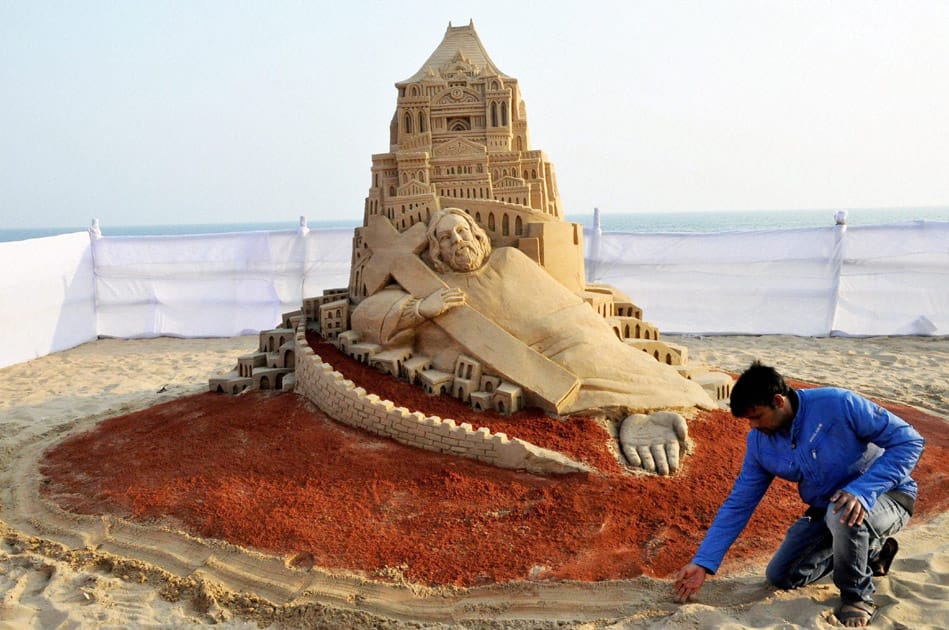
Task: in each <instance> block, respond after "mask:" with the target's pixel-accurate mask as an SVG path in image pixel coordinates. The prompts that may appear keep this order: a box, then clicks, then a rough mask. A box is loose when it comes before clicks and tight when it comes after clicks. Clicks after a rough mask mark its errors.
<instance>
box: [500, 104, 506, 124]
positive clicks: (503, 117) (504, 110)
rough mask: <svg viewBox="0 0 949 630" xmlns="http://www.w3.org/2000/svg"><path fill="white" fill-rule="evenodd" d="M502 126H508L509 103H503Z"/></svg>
mask: <svg viewBox="0 0 949 630" xmlns="http://www.w3.org/2000/svg"><path fill="white" fill-rule="evenodd" d="M501 126H502V127H507V103H501Z"/></svg>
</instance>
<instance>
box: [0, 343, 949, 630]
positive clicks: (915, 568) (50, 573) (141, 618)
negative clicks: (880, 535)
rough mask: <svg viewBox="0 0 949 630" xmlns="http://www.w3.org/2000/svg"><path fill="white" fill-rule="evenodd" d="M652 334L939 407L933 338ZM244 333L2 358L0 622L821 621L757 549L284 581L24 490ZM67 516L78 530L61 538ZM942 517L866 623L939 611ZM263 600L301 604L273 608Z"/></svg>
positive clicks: (911, 548) (739, 624)
mask: <svg viewBox="0 0 949 630" xmlns="http://www.w3.org/2000/svg"><path fill="white" fill-rule="evenodd" d="M667 338H668V339H669V340H671V341H673V342H675V343H681V344H684V345H686V346H687V347H688V348H689V354H690V360H691V361H692V362H693V363H695V362H701V363H706V364H709V365H714V366H718V367H721V368H722V369H725V370H728V371H733V372H738V371H741V370H742V369H743V368H744V367H746V366H747V365H748V364H749V363H750V362H751V361H752V360H753V359H755V358H760V359H762V360H764V361H765V362H769V363H771V364H773V365H775V366H776V367H778V368H779V369H780V370H781V371H782V372H784V373H785V374H787V375H788V376H791V377H794V378H798V379H802V380H806V381H810V382H814V383H822V384H834V385H842V386H846V387H849V388H851V389H854V390H856V391H858V392H860V393H862V394H865V395H868V396H872V397H875V398H879V399H884V400H890V401H895V402H900V403H905V404H910V405H914V406H917V407H919V408H921V409H924V410H926V411H928V412H930V413H932V414H933V415H936V416H939V417H941V418H944V419H945V418H946V417H949V385H947V384H949V339H944V338H943V339H933V338H904V337H899V338H869V339H848V338H830V339H823V338H822V339H815V338H798V337H786V336H763V337H667ZM256 343H257V337H256V336H247V337H239V338H232V339H194V340H183V339H167V338H160V339H148V340H116V339H105V340H99V341H96V342H92V343H88V344H84V345H82V346H79V347H77V348H73V349H71V350H68V351H65V352H61V353H57V354H54V355H50V356H46V357H42V358H39V359H36V360H33V361H29V362H27V363H23V364H19V365H14V366H11V367H8V368H5V369H3V370H0V487H2V494H0V503H2V509H3V521H2V522H0V535H2V538H0V628H7V627H9V628H21V627H37V628H46V627H59V626H62V627H70V626H80V627H101V626H109V625H112V626H122V627H128V626H145V625H150V626H162V627H177V626H187V625H191V624H205V623H217V624H220V625H224V626H225V627H234V628H242V627H248V628H250V627H258V626H259V625H260V624H266V623H269V622H271V621H272V620H274V619H276V620H278V621H277V623H276V624H275V625H284V626H287V627H303V626H307V625H309V626H314V627H363V626H370V625H371V626H373V627H400V626H411V627H456V626H464V627H472V628H481V627H485V628H488V627H490V628H527V627H577V628H646V627H649V628H721V627H730V628H797V627H801V628H823V627H829V626H830V625H831V624H830V614H829V611H830V610H831V608H832V607H833V606H834V605H835V604H836V602H837V597H836V589H835V588H834V587H833V585H832V583H830V582H829V581H828V580H823V581H821V582H819V583H817V584H815V585H812V586H810V587H807V588H805V589H801V590H798V591H793V592H773V591H772V590H771V589H768V588H767V587H766V586H765V585H764V583H763V579H762V572H763V567H762V566H760V564H759V565H755V566H743V567H739V568H736V569H733V570H731V571H723V575H721V576H717V577H715V578H713V579H711V580H709V581H707V582H706V586H705V588H704V589H703V591H702V593H701V594H700V596H699V597H698V598H696V600H695V601H694V602H692V603H689V604H686V605H681V606H679V605H675V604H673V603H672V602H671V598H670V590H669V581H668V580H662V579H654V578H647V577H639V578H635V579H631V580H617V581H610V582H598V583H592V584H591V583H583V582H567V583H557V582H549V583H548V582H538V583H528V584H524V583H516V584H507V585H503V584H502V585H494V586H490V587H484V588H481V589H476V590H475V591H473V592H474V595H471V593H467V594H466V593H465V592H462V591H459V590H457V589H424V588H421V587H415V586H412V585H403V586H402V587H392V586H377V585H375V584H373V583H367V582H366V581H364V580H361V579H359V578H354V577H353V576H350V575H343V574H333V573H329V572H317V573H316V574H315V577H310V576H309V574H308V578H307V579H308V580H310V581H308V582H306V584H307V586H306V588H305V589H304V588H302V587H301V588H300V589H298V590H297V591H294V590H293V589H292V588H290V589H288V587H287V586H286V576H287V575H288V573H287V571H288V567H287V566H285V563H284V562H283V560H281V559H277V558H274V557H271V556H265V555H262V554H255V553H251V552H247V551H244V550H240V549H237V548H234V547H232V546H228V545H224V544H222V543H218V542H215V541H206V540H201V539H196V538H193V537H188V536H185V535H182V534H181V533H180V532H168V531H163V530H158V531H157V533H156V531H153V530H151V529H149V528H140V527H136V526H134V525H132V524H129V523H123V522H119V521H118V520H116V519H99V520H98V522H95V521H94V519H93V520H90V518H91V517H89V518H86V519H85V520H71V517H69V516H68V515H65V516H64V514H65V513H62V514H59V513H53V511H52V510H51V508H50V507H49V506H43V505H39V503H40V502H37V501H35V497H36V496H37V493H36V492H33V490H36V488H37V487H38V486H39V485H40V484H41V483H42V480H41V479H40V476H39V474H38V472H36V468H35V465H34V464H35V462H36V460H37V459H38V458H39V455H40V454H41V453H42V450H43V449H44V448H46V447H47V446H50V445H53V444H55V443H57V442H58V441H60V440H61V439H62V438H63V437H64V436H66V435H67V434H70V433H73V432H75V431H77V430H85V429H88V428H90V427H91V426H93V425H94V424H95V423H96V422H97V421H99V420H101V419H105V418H108V417H112V416H116V415H120V414H126V413H129V412H132V411H135V410H138V409H143V408H146V407H151V406H153V405H155V404H157V403H161V402H165V401H169V400H173V399H175V398H178V397H181V396H183V395H186V394H191V393H195V392H200V391H204V390H206V388H207V379H208V377H209V376H211V375H212V374H215V373H220V372H224V371H227V370H230V369H231V368H232V367H233V366H234V364H235V362H236V357H237V356H239V355H241V354H244V353H246V352H248V351H251V350H253V349H254V348H255V347H256ZM51 514H52V516H51ZM57 519H58V520H57ZM74 526H75V527H76V529H77V530H82V531H84V532H86V533H85V534H83V535H84V536H86V538H82V537H79V538H76V536H75V534H74V532H73V531H71V529H72V528H73V527H74ZM947 526H949V517H947V514H946V513H942V514H939V515H936V516H934V517H931V518H929V519H928V520H916V521H913V522H911V524H910V526H909V527H908V528H907V529H906V530H905V531H904V532H902V533H901V534H900V536H899V539H900V543H901V551H900V554H899V556H898V557H897V560H896V562H895V563H894V567H893V572H892V573H891V575H890V576H887V577H885V578H881V579H880V580H879V582H878V593H877V599H878V603H880V604H881V606H882V608H881V612H880V615H878V618H877V621H876V623H875V624H874V627H880V628H945V627H949V533H947ZM57 527H59V528H60V529H59V530H57ZM97 527H98V528H99V529H102V530H108V531H109V532H110V533H111V538H110V539H109V540H110V541H111V542H110V543H109V544H107V545H103V546H100V545H99V544H98V543H97V542H96V541H97V540H102V539H104V538H103V537H102V536H98V534H97V533H96V528H97ZM123 536H124V538H123ZM779 536H780V532H776V533H775V537H776V538H778V537H779ZM122 540H126V541H130V542H127V543H126V547H125V549H126V550H131V551H129V553H127V554H123V553H120V552H121V551H122V548H121V545H120V544H119V543H118V542H116V541H119V542H121V541H122ZM63 542H67V543H69V544H68V546H63V544H62V543H63ZM696 542H697V541H696ZM110 545H111V546H110ZM202 553H204V554H208V556H209V557H210V556H213V558H215V560H214V561H213V562H212V561H208V562H205V563H203V564H201V566H200V568H199V569H198V570H196V571H192V572H189V569H188V568H187V567H188V566H189V562H193V561H194V560H193V558H194V557H195V555H199V556H200V554H202ZM128 558H133V559H128ZM199 564H200V563H199ZM290 575H293V574H292V572H291V573H290ZM301 584H302V582H301ZM242 591H246V592H245V593H243V594H242V593H241V592H242ZM254 593H256V594H258V595H260V596H261V597H263V598H264V599H266V600H267V601H263V600H261V599H259V598H256V597H254ZM275 601H278V602H279V601H290V602H291V604H292V603H293V602H307V603H306V604H305V605H297V606H292V605H291V606H289V607H284V608H282V609H281V610H282V614H277V613H278V612H281V611H276V610H275V607H274V606H272V605H271V602H275ZM280 606H284V605H283V604H280ZM446 610H447V611H448V613H447V617H446V613H445V611H446ZM287 611H289V612H287ZM446 619H447V620H446Z"/></svg>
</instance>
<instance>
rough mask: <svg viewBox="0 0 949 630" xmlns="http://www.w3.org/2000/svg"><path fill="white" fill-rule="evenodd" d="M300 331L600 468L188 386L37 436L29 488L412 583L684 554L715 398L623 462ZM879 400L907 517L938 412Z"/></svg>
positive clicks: (789, 517) (942, 495) (376, 387)
mask: <svg viewBox="0 0 949 630" xmlns="http://www.w3.org/2000/svg"><path fill="white" fill-rule="evenodd" d="M311 343H312V344H313V345H314V346H315V347H316V350H317V352H318V353H319V354H321V355H322V356H323V357H324V358H325V359H326V360H328V361H330V362H331V363H333V365H334V366H335V367H336V368H337V369H339V370H340V371H341V372H343V373H344V374H346V376H347V378H350V379H352V380H353V381H355V382H356V383H357V384H360V385H362V386H364V387H366V388H367V389H368V390H370V391H373V392H376V393H378V394H379V395H380V396H382V397H383V398H389V399H391V400H394V401H397V403H398V404H399V405H403V406H406V407H409V408H413V409H420V410H424V411H426V412H427V413H431V414H436V415H441V416H443V417H451V418H455V419H456V420H459V421H466V422H471V423H472V424H473V425H474V426H480V425H484V426H488V427H490V428H491V429H492V430H493V431H503V432H505V433H507V434H508V435H509V436H511V437H520V438H523V439H526V440H529V441H531V442H533V443H535V444H538V445H540V446H544V447H547V448H553V449H557V450H560V451H562V452H564V453H567V454H569V455H571V456H572V457H575V458H578V459H581V460H583V461H585V462H587V463H590V464H591V465H593V466H594V467H595V468H596V469H597V470H598V471H600V472H599V474H573V475H566V476H558V477H540V476H536V475H531V474H527V473H522V472H513V471H507V470H501V469H498V468H493V467H490V466H486V465H482V464H479V463H476V462H473V461H469V460H466V459H461V458H456V457H449V456H445V455H439V454H435V453H429V452H426V451H421V450H417V449H413V448H409V447H406V446H402V445H400V444H397V443H395V442H393V441H391V440H388V439H382V438H378V437H375V436H373V435H370V434H367V433H364V432H362V431H357V430H355V429H351V428H349V427H346V426H343V425H340V424H339V423H336V422H334V421H332V420H331V419H329V418H327V417H326V416H325V415H324V414H322V413H320V412H319V411H317V410H316V409H315V408H314V407H313V406H312V405H311V404H310V403H308V402H306V401H305V400H303V399H302V398H300V397H298V396H296V395H292V394H283V395H277V394H271V393H264V392H255V393H251V394H246V395H243V396H239V397H233V396H224V395H219V394H211V393H206V394H198V395H194V396H190V397H186V398H182V399H178V400H174V401H171V402H168V403H164V404H161V405H157V406H155V407H151V408H149V409H146V410H143V411H140V412H136V413H132V414H129V415H125V416H121V417H117V418H113V419H110V420H106V421H104V422H102V423H100V424H99V425H98V426H97V427H96V428H95V429H93V430H92V431H90V432H88V433H84V434H81V435H77V436H73V437H71V438H69V439H67V440H65V441H64V442H62V443H60V444H58V445H56V446H55V447H53V448H51V449H49V451H48V452H47V453H46V456H45V459H44V462H43V464H42V473H43V474H44V475H45V476H46V477H47V480H48V483H47V484H46V485H45V488H44V492H45V493H47V494H48V496H49V497H50V498H52V499H53V500H54V501H55V502H56V503H58V504H59V505H60V506H62V507H63V508H65V509H68V510H72V511H74V512H78V513H85V514H96V513H112V514H117V515H120V516H124V517H127V518H130V519H132V520H135V521H137V522H162V521H164V522H167V523H170V524H173V525H175V526H178V527H180V528H182V529H184V530H186V531H188V532H191V533H193V534H196V535H199V536H203V537H208V538H219V539H224V540H227V541H229V542H232V543H235V544H238V545H242V546H245V547H252V548H256V549H259V550H262V551H267V552H272V553H278V554H286V555H288V556H289V557H291V562H293V563H294V564H296V565H298V566H301V567H304V568H307V567H310V566H313V565H319V566H322V567H326V568H336V569H348V570H353V571H362V572H366V573H367V574H371V575H372V574H375V575H385V574H390V573H391V572H384V570H385V569H386V568H387V567H388V568H396V569H401V571H402V574H403V575H404V576H405V578H406V579H408V580H409V581H412V582H417V583H423V584H429V585H438V584H455V585H460V586H469V585H475V584H488V583H496V582H505V581H509V580H518V579H530V578H531V577H535V578H541V579H542V578H565V579H575V580H606V579H620V578H630V577H635V576H637V575H640V574H643V573H645V574H648V575H653V576H668V575H669V574H671V573H672V572H674V571H675V570H676V569H678V568H679V567H680V566H681V565H682V564H684V563H685V562H687V561H688V560H689V558H690V557H691V555H692V553H693V552H694V551H695V547H696V545H697V544H698V542H699V540H700V538H701V536H702V533H703V532H704V530H705V528H706V527H707V526H708V524H709V522H710V521H711V519H712V517H713V516H714V514H715V511H716V509H717V508H718V506H719V504H720V503H721V501H722V500H723V499H724V497H725V495H726V494H727V493H728V490H729V488H730V487H731V483H732V480H733V479H734V476H735V475H736V474H737V471H738V468H739V466H740V463H741V457H742V453H743V451H744V436H745V433H746V430H747V426H746V424H745V423H744V422H743V421H739V420H736V419H735V418H733V417H732V416H731V415H730V414H728V413H727V412H724V411H714V412H708V413H704V414H702V415H701V416H700V417H699V418H697V419H696V420H693V421H691V422H690V423H689V429H690V435H691V436H692V438H693V439H694V441H695V442H696V449H695V453H694V454H693V455H691V456H690V457H688V458H687V459H686V461H685V466H684V470H683V471H680V473H679V474H678V475H676V476H675V477H674V478H662V477H656V476H637V475H630V474H627V473H624V472H623V470H622V467H621V466H619V464H618V463H617V462H616V459H615V458H614V456H613V455H612V454H611V453H610V452H609V451H608V450H607V446H606V445H607V443H608V442H609V441H610V440H611V439H610V437H609V436H608V435H607V433H606V432H605V431H604V430H603V429H602V428H601V427H600V426H599V425H597V424H596V423H594V422H593V421H592V420H589V419H583V418H577V419H570V420H555V419H551V418H547V417H545V416H543V415H542V414H540V413H539V412H536V411H532V410H528V411H525V412H521V413H519V414H516V415H515V416H513V417H510V418H506V417H502V416H498V415H496V414H494V413H490V412H488V413H480V414H479V413H475V412H473V411H471V409H470V408H468V407H467V406H465V405H462V404H461V403H459V402H458V401H456V400H454V399H451V398H447V397H437V398H431V397H428V396H426V395H425V394H424V393H422V392H421V391H420V390H419V389H418V388H415V387H411V386H409V385H406V384H405V383H402V382H401V381H398V380H396V379H393V378H391V377H387V376H384V375H381V374H379V373H378V372H376V371H374V370H370V369H368V368H366V367H365V366H363V365H362V364H359V363H357V362H354V361H352V360H350V359H349V358H348V357H344V356H342V355H340V354H339V353H337V352H336V351H335V349H334V348H332V346H329V345H328V344H325V343H321V342H319V340H318V339H311ZM798 385H799V384H798ZM886 406H887V407H888V408H890V409H892V410H893V411H895V412H896V413H897V414H899V415H900V416H901V417H903V418H905V419H906V420H908V421H909V422H911V423H912V424H913V425H914V426H916V428H917V429H919V430H920V432H921V433H923V435H924V436H925V437H926V439H927V447H926V451H925V453H924V455H923V458H922V460H921V462H920V464H919V466H918V467H917V469H916V472H915V474H914V476H915V478H916V479H917V481H918V482H919V485H920V496H921V498H920V501H919V504H918V507H917V515H916V517H915V518H916V519H917V520H918V519H920V518H924V517H925V516H926V515H929V514H934V513H938V512H941V511H944V510H945V509H946V508H947V507H949V483H947V482H946V480H947V471H949V457H947V455H949V432H947V431H946V430H945V428H946V425H945V423H944V422H943V421H941V420H940V419H938V418H934V417H932V416H928V415H926V414H923V413H922V412H920V411H918V410H916V409H914V408H911V407H907V406H903V405H890V404H887V405H886ZM802 510H803V506H802V504H801V502H800V499H799V498H798V497H797V493H796V491H795V488H794V486H793V485H792V484H790V483H787V482H783V481H780V480H779V481H776V482H775V483H774V484H773V486H772V488H771V489H770V490H769V491H768V494H767V495H766V497H765V499H764V500H763V501H762V503H761V505H760V506H759V508H758V510H757V512H756V513H755V516H754V517H753V518H752V520H751V522H750V524H749V526H748V528H747V529H746V530H745V532H744V533H743V534H742V536H741V537H740V538H739V539H738V541H737V542H736V544H735V545H734V546H733V547H732V550H731V552H730V553H729V556H728V558H727V559H726V564H725V568H726V569H727V568H729V567H732V568H734V567H736V566H739V565H740V564H742V563H743V562H744V561H748V560H758V559H761V558H762V557H763V556H765V555H767V554H769V553H770V552H772V551H773V550H774V549H775V548H776V546H777V544H778V543H779V541H780V539H781V537H782V534H783V532H784V530H785V529H786V528H787V526H788V525H789V524H790V523H791V521H793V519H795V518H796V517H797V516H798V515H799V514H800V513H801V512H802ZM537 567H539V568H537Z"/></svg>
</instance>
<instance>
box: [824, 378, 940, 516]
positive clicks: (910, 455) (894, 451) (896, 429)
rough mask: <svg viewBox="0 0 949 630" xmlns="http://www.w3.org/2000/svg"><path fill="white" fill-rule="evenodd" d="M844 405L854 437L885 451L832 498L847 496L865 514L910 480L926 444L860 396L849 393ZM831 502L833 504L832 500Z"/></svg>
mask: <svg viewBox="0 0 949 630" xmlns="http://www.w3.org/2000/svg"><path fill="white" fill-rule="evenodd" d="M846 405H847V409H848V412H849V420H850V423H851V426H852V427H853V430H854V432H855V433H856V435H857V436H858V437H859V438H861V439H862V440H865V441H868V442H872V443H874V444H876V445H877V446H879V447H881V448H882V449H884V451H883V454H882V455H880V457H878V458H877V459H876V461H874V462H873V463H872V464H871V465H870V467H869V468H868V469H867V470H866V472H864V473H863V474H862V475H860V476H859V477H857V478H856V479H854V480H853V481H851V482H850V483H849V484H847V485H846V486H845V487H843V488H841V489H840V490H839V491H838V492H837V493H836V494H835V496H838V495H840V494H841V493H846V494H849V495H851V496H853V497H854V498H856V499H857V500H858V501H859V502H860V505H861V507H862V508H863V509H864V510H870V509H872V508H873V506H874V505H875V504H876V501H877V498H878V497H879V496H880V495H881V494H885V493H886V492H888V491H890V490H892V489H893V488H895V487H896V486H897V485H899V484H900V483H901V482H903V481H905V480H906V479H907V478H908V477H909V475H910V473H911V472H912V470H913V468H914V467H915V466H916V462H918V461H919V457H920V455H922V452H923V446H924V444H925V440H924V439H923V437H922V436H921V435H920V434H919V432H918V431H916V429H914V428H913V427H911V426H910V425H909V424H908V423H907V422H906V421H905V420H903V419H902V418H900V417H899V416H897V415H895V414H893V413H890V412H889V411H887V410H886V409H884V408H883V407H881V406H880V405H878V404H876V403H874V402H872V401H869V400H867V399H866V398H863V397H862V396H858V395H856V394H854V393H852V392H848V396H847V400H846ZM838 498H839V497H838ZM831 501H834V498H833V497H831Z"/></svg>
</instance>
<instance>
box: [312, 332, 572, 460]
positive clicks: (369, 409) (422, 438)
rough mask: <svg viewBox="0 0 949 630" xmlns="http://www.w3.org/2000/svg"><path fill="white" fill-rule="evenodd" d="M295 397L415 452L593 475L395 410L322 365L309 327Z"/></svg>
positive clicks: (546, 454) (548, 454) (500, 436)
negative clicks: (312, 346) (314, 349)
mask: <svg viewBox="0 0 949 630" xmlns="http://www.w3.org/2000/svg"><path fill="white" fill-rule="evenodd" d="M296 347H297V352H296V388H295V389H296V392H297V393H298V394H301V395H302V396H305V397H306V398H307V399H308V400H310V401H311V402H312V403H313V404H315V405H316V406H317V407H319V408H320V409H321V410H322V411H323V412H324V413H326V414H327V415H329V416H330V417H331V418H333V419H334V420H338V421H339V422H342V423H344V424H348V425H349V426H352V427H357V428H360V429H365V430H366V431H370V432H372V433H375V434H377V435H384V436H386V437H390V438H392V439H394V440H395V441H397V442H400V443H402V444H406V445H408V446H414V447H416V448H421V449H425V450H427V451H434V452H436V453H448V454H451V455H459V456H461V457H468V458H470V459H475V460H478V461H481V462H484V463H486V464H490V465H492V466H498V467H500V468H510V469H515V470H518V469H520V470H528V471H531V472H535V473H539V474H551V473H572V472H580V471H588V470H589V467H587V466H585V465H584V464H582V463H580V462H576V461H573V460H571V459H570V458H568V457H566V456H564V455H562V454H560V453H557V452H554V451H550V450H547V449H543V448H540V447H538V446H535V445H534V444H530V443H529V442H525V441H524V440H520V439H517V438H515V439H510V438H508V436H507V435H505V434H504V433H491V432H490V431H489V430H488V429H487V428H485V427H482V428H480V429H478V430H474V429H473V428H472V427H471V425H470V424H468V423H466V422H463V423H461V424H460V425H459V424H456V423H455V421H454V420H452V419H450V418H445V419H442V418H439V417H438V416H427V415H425V414H424V413H422V412H420V411H409V410H408V409H406V408H405V407H396V406H395V403H393V402H392V401H390V400H382V399H380V398H379V397H378V396H376V395H375V394H370V393H367V392H366V390H365V389H363V388H362V387H356V385H355V384H354V383H353V382H352V381H349V380H346V378H345V377H344V376H343V375H342V374H341V373H339V372H337V371H335V370H334V369H333V366H332V365H330V364H329V363H326V362H325V361H323V359H322V358H320V356H319V355H317V354H316V353H315V352H313V349H312V348H311V347H310V346H309V344H307V341H306V325H305V324H304V323H301V324H300V325H299V326H298V327H297V331H296Z"/></svg>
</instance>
